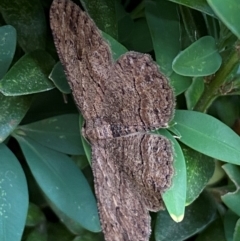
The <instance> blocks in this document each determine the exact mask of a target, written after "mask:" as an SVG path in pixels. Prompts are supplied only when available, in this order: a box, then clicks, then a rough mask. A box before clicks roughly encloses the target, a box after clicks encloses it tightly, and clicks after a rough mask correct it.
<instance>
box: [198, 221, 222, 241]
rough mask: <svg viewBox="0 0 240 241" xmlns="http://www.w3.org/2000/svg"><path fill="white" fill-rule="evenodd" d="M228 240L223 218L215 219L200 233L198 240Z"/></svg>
mask: <svg viewBox="0 0 240 241" xmlns="http://www.w3.org/2000/svg"><path fill="white" fill-rule="evenodd" d="M212 240H217V241H226V239H225V234H224V229H223V224H222V220H221V218H218V219H216V220H214V221H213V222H212V223H211V224H210V225H209V226H208V227H207V228H206V229H205V230H204V231H203V232H201V233H200V235H199V236H198V237H197V239H196V241H212Z"/></svg>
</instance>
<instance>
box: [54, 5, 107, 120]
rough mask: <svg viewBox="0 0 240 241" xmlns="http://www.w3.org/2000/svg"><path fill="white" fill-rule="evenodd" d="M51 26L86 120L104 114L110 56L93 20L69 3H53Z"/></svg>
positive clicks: (73, 90)
mask: <svg viewBox="0 0 240 241" xmlns="http://www.w3.org/2000/svg"><path fill="white" fill-rule="evenodd" d="M50 25H51V29H52V33H53V38H54V43H55V46H56V48H57V52H58V55H59V57H60V60H61V62H62V64H63V66H64V69H65V73H66V75H67V79H68V82H69V84H70V86H71V89H72V92H73V95H74V99H75V101H76V104H77V105H78V108H79V109H80V110H81V112H82V114H83V117H84V119H85V120H86V121H87V120H90V119H94V118H98V117H99V116H101V113H102V101H103V98H104V93H103V91H104V85H105V81H106V79H108V74H109V69H110V68H111V65H112V61H111V53H110V50H109V47H108V45H107V43H106V42H105V41H104V40H103V38H102V36H101V34H100V32H99V30H98V28H97V27H96V25H95V23H94V22H93V21H92V19H91V18H90V17H89V16H88V15H87V14H86V13H85V12H83V11H82V10H81V9H80V8H79V7H78V6H77V5H76V4H74V3H73V2H72V1H68V0H54V1H53V4H52V6H51V9H50Z"/></svg>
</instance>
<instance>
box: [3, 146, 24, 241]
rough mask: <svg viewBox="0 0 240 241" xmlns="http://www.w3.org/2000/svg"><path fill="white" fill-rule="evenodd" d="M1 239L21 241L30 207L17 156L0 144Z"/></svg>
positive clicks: (4, 240)
mask: <svg viewBox="0 0 240 241" xmlns="http://www.w3.org/2000/svg"><path fill="white" fill-rule="evenodd" d="M0 170H1V171H0V194H1V195H0V227H1V228H0V240H1V241H10V240H14V241H20V240H21V236H22V233H23V229H24V226H25V221H26V217H27V209H28V190H27V182H26V178H25V175H24V172H23V170H22V168H21V165H20V164H19V162H18V160H17V158H16V157H15V156H14V155H13V153H12V152H11V151H10V150H9V149H8V148H7V147H6V146H5V145H4V144H0Z"/></svg>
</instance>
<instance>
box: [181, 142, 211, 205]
mask: <svg viewBox="0 0 240 241" xmlns="http://www.w3.org/2000/svg"><path fill="white" fill-rule="evenodd" d="M181 147H182V151H183V154H184V157H185V160H186V166H187V200H186V205H189V204H191V203H192V202H193V201H194V200H195V199H196V198H198V196H199V195H200V193H201V192H202V190H203V189H204V188H205V187H206V185H207V183H208V181H209V179H210V178H211V177H212V175H213V173H214V168H215V164H214V160H213V159H212V158H211V157H208V156H205V155H203V154H202V153H199V152H196V151H194V150H193V149H191V148H189V147H187V146H185V145H181Z"/></svg>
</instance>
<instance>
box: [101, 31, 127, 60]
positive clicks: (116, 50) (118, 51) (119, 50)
mask: <svg viewBox="0 0 240 241" xmlns="http://www.w3.org/2000/svg"><path fill="white" fill-rule="evenodd" d="M102 36H103V37H104V38H105V40H106V41H107V42H108V43H109V45H110V47H111V51H112V57H113V59H114V60H117V59H118V58H119V57H120V56H121V55H122V54H125V53H126V52H127V51H128V50H127V49H126V48H125V47H124V46H123V45H121V44H120V43H119V42H118V41H117V40H115V39H114V38H113V37H111V36H110V35H108V34H106V33H104V32H102Z"/></svg>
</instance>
